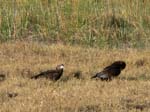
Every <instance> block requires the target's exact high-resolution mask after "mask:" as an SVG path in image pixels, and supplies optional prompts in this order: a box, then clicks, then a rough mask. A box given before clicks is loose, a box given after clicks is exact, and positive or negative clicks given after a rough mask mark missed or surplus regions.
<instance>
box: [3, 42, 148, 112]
mask: <svg viewBox="0 0 150 112" xmlns="http://www.w3.org/2000/svg"><path fill="white" fill-rule="evenodd" d="M115 60H124V61H125V62H126V63H127V67H126V69H125V70H123V71H122V73H121V75H120V76H119V77H118V78H116V79H114V80H112V81H110V82H105V81H100V80H91V79H90V77H91V76H92V75H94V74H95V73H96V72H99V71H101V70H102V69H103V68H104V67H105V66H107V65H109V64H110V63H112V62H113V61H115ZM149 60H150V52H149V49H147V50H146V49H145V50H137V49H128V48H127V49H111V50H110V49H99V48H90V47H89V48H87V47H85V48H84V47H80V46H76V45H74V46H70V45H64V44H45V43H42V42H41V43H39V42H31V41H28V42H25V41H14V42H13V41H9V42H6V43H1V44H0V73H3V74H5V75H6V79H5V80H4V81H1V82H0V111H1V112H20V111H21V112H100V111H101V112H110V111H111V112H137V111H144V112H148V111H150V95H149V94H150V61H149ZM60 63H63V64H64V65H65V71H64V74H63V76H62V77H61V79H60V80H59V81H58V82H52V81H50V80H46V79H39V80H31V79H30V77H31V76H33V75H35V74H37V73H39V72H40V71H44V70H47V69H52V68H55V66H56V65H57V64H60ZM75 71H81V72H82V78H81V79H76V78H74V77H73V73H72V72H75Z"/></svg>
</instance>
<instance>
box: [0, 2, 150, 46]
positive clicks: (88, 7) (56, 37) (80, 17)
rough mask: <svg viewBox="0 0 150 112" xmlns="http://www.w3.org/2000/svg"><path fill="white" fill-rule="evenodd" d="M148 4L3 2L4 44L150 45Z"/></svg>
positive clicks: (0, 5) (0, 13)
mask: <svg viewBox="0 0 150 112" xmlns="http://www.w3.org/2000/svg"><path fill="white" fill-rule="evenodd" d="M149 29H150V2H149V1H148V0H144V2H143V1H142V0H132V1H130V0H126V1H119V0H111V1H109V0H107V1H106V0H100V1H98V0H64V1H59V0H23V1H21V0H12V1H11V0H9V1H0V40H1V41H6V40H12V39H32V40H38V41H49V42H63V43H70V44H79V45H83V46H92V47H100V48H104V47H110V48H112V47H113V48H114V47H117V48H120V47H135V48H145V47H149V45H150V31H149Z"/></svg>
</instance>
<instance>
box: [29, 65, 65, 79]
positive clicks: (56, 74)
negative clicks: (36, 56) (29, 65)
mask: <svg viewBox="0 0 150 112" xmlns="http://www.w3.org/2000/svg"><path fill="white" fill-rule="evenodd" d="M63 69H64V65H63V64H61V65H57V67H56V69H55V70H47V71H44V72H41V73H40V74H38V75H36V76H33V77H31V79H38V78H42V77H45V78H47V79H51V80H53V81H57V80H58V79H60V77H61V76H62V74H63Z"/></svg>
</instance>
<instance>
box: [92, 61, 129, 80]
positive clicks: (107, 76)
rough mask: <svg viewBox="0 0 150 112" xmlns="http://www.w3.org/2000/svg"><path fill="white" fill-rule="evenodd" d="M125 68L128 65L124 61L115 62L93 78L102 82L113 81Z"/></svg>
mask: <svg viewBox="0 0 150 112" xmlns="http://www.w3.org/2000/svg"><path fill="white" fill-rule="evenodd" d="M125 67H126V63H125V62H124V61H115V62H114V63H112V64H111V65H109V66H107V67H105V68H104V69H103V71H101V72H99V73H97V74H96V75H94V76H93V77H91V78H97V77H98V78H100V79H101V80H111V79H112V77H117V76H118V75H119V74H120V73H121V71H122V70H123V69H124V68H125Z"/></svg>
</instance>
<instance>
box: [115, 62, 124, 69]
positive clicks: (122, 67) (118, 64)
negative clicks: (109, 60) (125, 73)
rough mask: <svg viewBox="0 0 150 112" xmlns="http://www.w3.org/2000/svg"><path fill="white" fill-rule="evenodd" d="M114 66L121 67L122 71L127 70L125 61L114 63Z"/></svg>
mask: <svg viewBox="0 0 150 112" xmlns="http://www.w3.org/2000/svg"><path fill="white" fill-rule="evenodd" d="M114 64H116V65H117V66H119V67H120V69H121V70H123V69H125V67H126V63H125V62H124V61H116V62H114Z"/></svg>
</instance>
